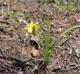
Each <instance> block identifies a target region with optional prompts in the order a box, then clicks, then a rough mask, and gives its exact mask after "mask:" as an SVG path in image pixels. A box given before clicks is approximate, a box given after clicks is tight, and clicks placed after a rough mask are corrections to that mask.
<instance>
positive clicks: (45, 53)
mask: <svg viewBox="0 0 80 74" xmlns="http://www.w3.org/2000/svg"><path fill="white" fill-rule="evenodd" d="M45 26H46V30H45V47H44V49H43V61H44V64H48V61H49V27H50V21H49V20H46V21H45Z"/></svg>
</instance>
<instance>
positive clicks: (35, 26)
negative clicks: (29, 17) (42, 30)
mask: <svg viewBox="0 0 80 74" xmlns="http://www.w3.org/2000/svg"><path fill="white" fill-rule="evenodd" d="M38 28H39V27H38V24H37V23H34V22H33V21H31V23H28V24H27V25H26V26H25V27H24V30H26V31H27V32H28V33H30V34H31V33H33V31H34V30H35V31H36V30H38Z"/></svg>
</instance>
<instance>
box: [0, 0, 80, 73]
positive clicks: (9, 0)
mask: <svg viewBox="0 0 80 74" xmlns="http://www.w3.org/2000/svg"><path fill="white" fill-rule="evenodd" d="M75 1H77V0H75ZM7 11H14V12H16V13H17V15H18V16H20V17H21V18H23V19H25V20H26V21H27V22H30V21H35V22H38V23H39V25H40V28H41V30H40V33H41V31H44V30H43V29H44V24H43V23H44V20H45V18H46V15H49V16H50V20H51V31H50V37H51V38H50V39H51V42H52V41H54V39H55V38H56V37H58V36H59V34H60V33H62V32H63V31H65V30H66V29H67V28H69V27H71V26H74V25H80V11H79V10H75V11H74V12H73V13H72V14H71V15H69V16H66V14H65V13H64V12H60V13H59V12H58V10H57V8H56V3H55V1H54V0H51V2H47V0H0V74H80V28H78V29H74V30H73V31H70V32H69V33H67V34H66V35H65V38H64V39H63V41H62V42H61V43H60V44H59V45H58V47H56V48H55V50H54V53H53V54H52V55H51V56H50V59H49V64H48V65H47V67H46V69H44V68H43V67H42V56H41V55H39V56H36V57H33V56H32V54H31V50H32V46H31V45H30V42H29V41H30V40H29V38H26V36H25V31H23V30H22V29H21V28H22V27H23V26H24V25H23V24H22V23H21V22H19V21H16V20H15V19H12V18H10V17H9V16H7V15H5V12H7ZM41 36H42V35H41ZM51 42H50V43H51ZM39 52H40V53H41V50H40V49H39Z"/></svg>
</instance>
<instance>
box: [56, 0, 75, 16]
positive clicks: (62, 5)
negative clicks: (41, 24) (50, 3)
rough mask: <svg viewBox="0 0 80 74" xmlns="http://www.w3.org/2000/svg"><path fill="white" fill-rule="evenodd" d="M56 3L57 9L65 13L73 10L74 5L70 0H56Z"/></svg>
mask: <svg viewBox="0 0 80 74" xmlns="http://www.w3.org/2000/svg"><path fill="white" fill-rule="evenodd" d="M56 5H57V8H58V10H59V11H64V12H65V13H66V14H67V15H70V14H71V13H72V12H73V11H74V5H73V2H72V1H71V0H67V1H64V0H56Z"/></svg>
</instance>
